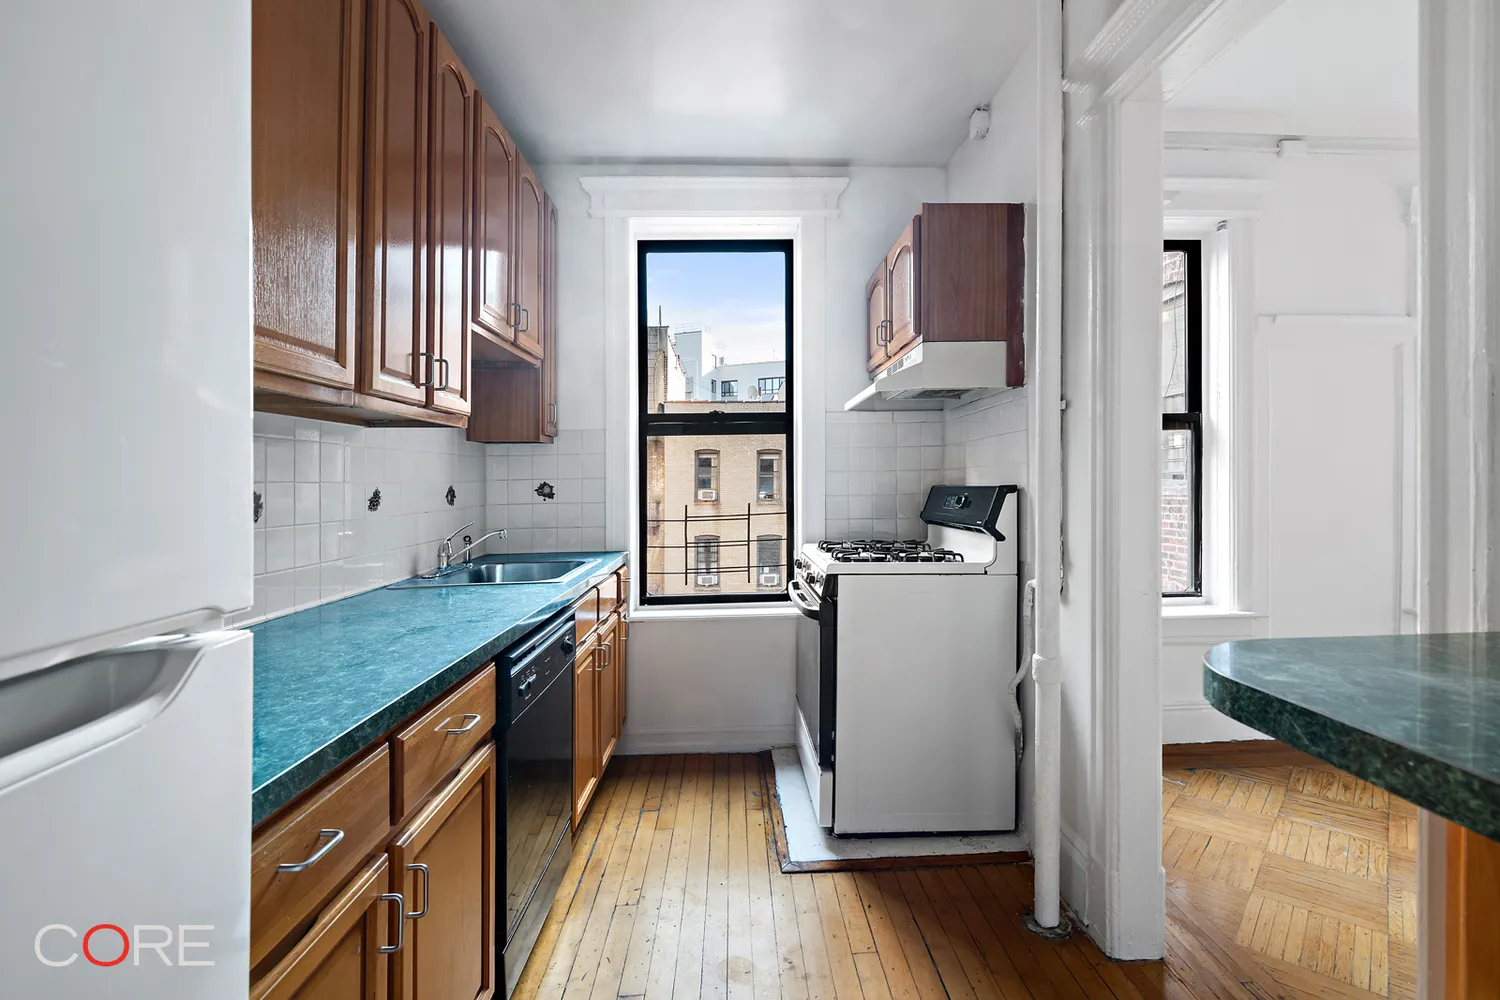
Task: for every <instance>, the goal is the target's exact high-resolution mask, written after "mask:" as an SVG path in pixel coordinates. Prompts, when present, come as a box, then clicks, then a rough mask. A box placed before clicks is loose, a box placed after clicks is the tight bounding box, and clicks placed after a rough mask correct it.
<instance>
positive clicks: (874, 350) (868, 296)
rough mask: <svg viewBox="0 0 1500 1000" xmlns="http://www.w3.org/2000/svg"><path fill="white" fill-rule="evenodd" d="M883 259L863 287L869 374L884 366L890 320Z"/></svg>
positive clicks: (887, 283) (887, 284)
mask: <svg viewBox="0 0 1500 1000" xmlns="http://www.w3.org/2000/svg"><path fill="white" fill-rule="evenodd" d="M886 279H887V275H886V269H885V258H884V257H882V258H881V259H880V263H879V264H877V265H876V266H875V273H874V274H872V275H871V276H870V281H869V284H867V285H865V310H866V315H867V316H868V323H869V345H868V350H869V364H868V366H867V367H868V369H869V371H870V373H871V374H874V373H875V372H877V371H879V370H880V367H881V366H882V365H884V364H885V359H886V353H885V339H886V321H887V320H889V319H890V308H889V306H890V302H889V301H888V299H889V296H890V283H889V282H888V281H887V280H886Z"/></svg>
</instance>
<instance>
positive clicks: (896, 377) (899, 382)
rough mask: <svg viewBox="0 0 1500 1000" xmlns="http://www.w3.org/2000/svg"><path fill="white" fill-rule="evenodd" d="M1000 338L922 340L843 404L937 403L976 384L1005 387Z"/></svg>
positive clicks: (896, 405) (860, 406) (867, 406)
mask: <svg viewBox="0 0 1500 1000" xmlns="http://www.w3.org/2000/svg"><path fill="white" fill-rule="evenodd" d="M1005 346H1006V345H1005V344H1004V343H1001V342H997V341H949V342H932V341H924V342H922V343H920V344H918V345H917V346H916V347H913V348H912V349H911V350H910V351H907V352H906V353H905V354H904V355H902V356H901V357H900V358H897V359H896V360H895V361H893V362H892V363H891V365H890V367H888V368H886V369H885V371H883V372H881V373H880V374H879V375H876V376H875V381H873V382H871V383H870V386H869V388H867V389H865V390H863V391H862V392H860V393H859V395H857V396H855V397H854V398H853V399H851V400H849V402H847V403H845V404H844V409H846V410H911V409H937V408H939V407H941V406H942V404H943V401H944V400H948V399H960V398H962V397H964V396H966V395H968V394H969V393H971V392H974V391H976V390H978V389H1003V388H1005Z"/></svg>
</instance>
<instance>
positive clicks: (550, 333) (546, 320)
mask: <svg viewBox="0 0 1500 1000" xmlns="http://www.w3.org/2000/svg"><path fill="white" fill-rule="evenodd" d="M546 207H547V232H546V252H545V253H544V254H543V255H542V276H543V280H542V289H543V299H542V434H544V435H545V436H546V437H547V438H549V439H551V438H555V437H557V206H556V205H554V204H552V199H551V198H548V199H547V200H546Z"/></svg>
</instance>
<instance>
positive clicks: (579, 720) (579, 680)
mask: <svg viewBox="0 0 1500 1000" xmlns="http://www.w3.org/2000/svg"><path fill="white" fill-rule="evenodd" d="M599 640H600V637H599V635H598V634H597V633H595V634H594V635H593V636H591V637H590V638H589V639H588V640H587V641H586V642H584V643H583V644H582V645H580V646H579V648H578V654H577V657H576V659H574V661H573V829H575V830H576V829H578V828H579V826H578V825H579V822H580V821H581V820H582V819H583V814H584V813H585V812H587V811H588V807H589V802H590V801H591V800H592V799H593V797H594V789H596V788H598V787H599V776H600V768H599V682H598V679H597V678H598V676H599V658H600V656H601V653H600V649H601V645H600V641H599Z"/></svg>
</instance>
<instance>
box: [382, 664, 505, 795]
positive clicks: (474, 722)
mask: <svg viewBox="0 0 1500 1000" xmlns="http://www.w3.org/2000/svg"><path fill="white" fill-rule="evenodd" d="M496 704H497V702H496V700H495V667H494V664H491V665H490V666H488V667H485V668H484V670H482V671H480V673H479V674H478V675H477V676H476V677H474V678H473V679H472V680H470V681H469V682H468V683H467V684H465V685H464V686H463V687H461V688H459V689H458V690H457V691H454V692H453V693H452V694H450V695H448V697H446V698H444V699H443V700H442V701H440V702H438V703H437V704H436V705H435V706H433V708H432V709H431V710H430V711H428V712H426V713H424V714H423V715H422V717H421V718H420V719H418V720H417V721H416V722H413V723H412V724H411V725H409V726H407V727H406V728H405V729H403V730H401V731H400V732H399V733H397V734H396V735H395V736H392V737H391V750H392V753H393V754H394V765H395V800H394V802H393V803H392V805H393V806H394V812H393V813H392V814H391V815H392V818H393V820H394V821H395V822H400V821H401V819H402V817H404V816H405V815H406V814H407V813H409V812H411V810H412V809H414V808H416V807H417V806H418V805H419V804H420V803H421V802H422V800H423V799H425V798H426V797H427V796H428V794H429V793H430V792H432V790H433V789H435V788H437V786H438V784H439V783H441V782H442V780H443V779H444V778H446V777H447V776H448V775H449V774H451V773H453V771H455V770H456V769H457V768H458V765H460V764H462V763H463V761H464V758H465V757H467V756H469V754H470V753H471V752H473V750H474V748H475V747H477V746H479V744H481V743H483V742H484V741H485V740H487V739H489V737H490V731H491V729H492V728H493V727H494V725H495V707H496Z"/></svg>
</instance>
